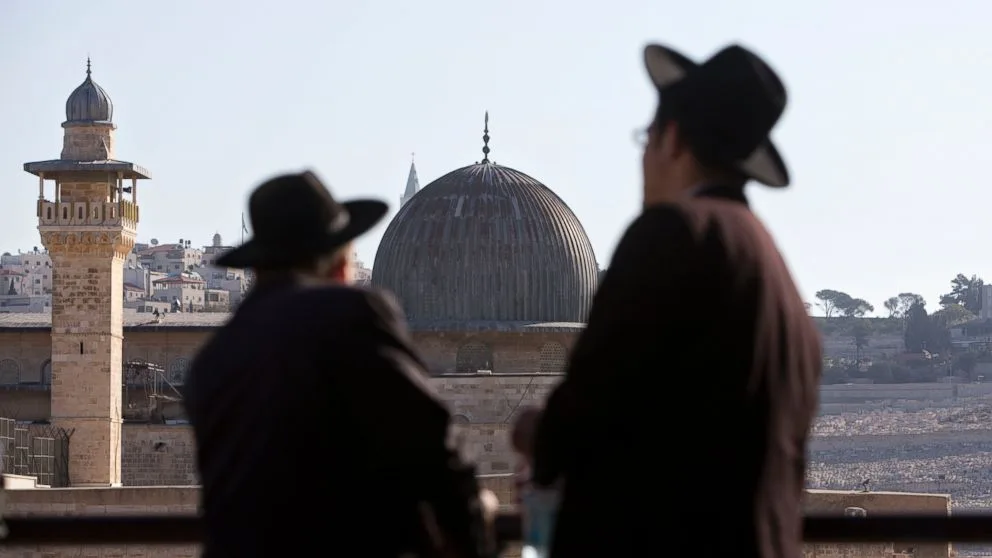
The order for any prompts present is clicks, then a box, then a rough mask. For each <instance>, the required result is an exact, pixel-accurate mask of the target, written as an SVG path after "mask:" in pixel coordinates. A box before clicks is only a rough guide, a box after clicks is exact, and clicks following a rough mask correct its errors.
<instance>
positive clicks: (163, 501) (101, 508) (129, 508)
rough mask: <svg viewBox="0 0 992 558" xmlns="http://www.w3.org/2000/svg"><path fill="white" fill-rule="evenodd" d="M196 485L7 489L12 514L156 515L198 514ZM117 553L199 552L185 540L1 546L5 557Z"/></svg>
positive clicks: (161, 557)
mask: <svg viewBox="0 0 992 558" xmlns="http://www.w3.org/2000/svg"><path fill="white" fill-rule="evenodd" d="M199 492H200V490H199V488H198V487H195V486H178V487H177V486H170V487H155V488H145V487H142V488H38V489H27V490H9V491H7V508H6V510H5V514H6V515H8V516H21V517H24V516H32V515H57V516H92V515H136V514H142V515H155V514H192V513H196V510H197V506H198V504H199V497H200V494H199ZM27 556H43V557H45V558H63V557H65V558H68V557H73V558H75V557H79V556H86V557H93V558H97V557H111V556H112V557H114V558H139V557H140V558H193V557H195V556H199V550H198V548H197V546H195V545H183V546H178V545H176V546H147V545H127V546H123V547H121V546H106V547H93V546H86V547H82V546H76V547H73V546H57V547H47V546H35V547H7V548H0V558H15V557H17V558H23V557H27Z"/></svg>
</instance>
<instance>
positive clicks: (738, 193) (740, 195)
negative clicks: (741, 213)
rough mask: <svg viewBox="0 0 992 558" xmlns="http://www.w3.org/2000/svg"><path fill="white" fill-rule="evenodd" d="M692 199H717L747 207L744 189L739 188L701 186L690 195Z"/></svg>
mask: <svg viewBox="0 0 992 558" xmlns="http://www.w3.org/2000/svg"><path fill="white" fill-rule="evenodd" d="M692 197H694V198H717V199H722V200H729V201H735V202H738V203H742V204H744V205H745V206H749V204H748V201H747V196H746V195H745V194H744V188H742V187H740V186H703V187H701V188H699V189H698V190H696V192H695V193H694V194H693V195H692Z"/></svg>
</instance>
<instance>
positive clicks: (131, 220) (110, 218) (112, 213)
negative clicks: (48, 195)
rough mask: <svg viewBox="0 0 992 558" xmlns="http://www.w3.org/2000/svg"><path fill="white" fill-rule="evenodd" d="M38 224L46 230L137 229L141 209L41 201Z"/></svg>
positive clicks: (126, 202)
mask: <svg viewBox="0 0 992 558" xmlns="http://www.w3.org/2000/svg"><path fill="white" fill-rule="evenodd" d="M38 224H39V225H40V226H43V227H63V226H77V227H112V226H119V227H123V228H125V229H134V228H136V227H137V225H138V205H137V204H135V203H134V202H132V201H129V200H120V201H114V202H94V201H74V202H53V201H49V200H46V199H41V200H38Z"/></svg>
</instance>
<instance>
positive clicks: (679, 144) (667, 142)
mask: <svg viewBox="0 0 992 558" xmlns="http://www.w3.org/2000/svg"><path fill="white" fill-rule="evenodd" d="M662 141H663V145H664V147H665V149H666V150H667V151H668V152H669V153H670V154H671V156H672V158H676V157H678V156H680V155H683V154H684V153H685V152H686V150H688V146H687V145H686V144H685V142H684V141H682V134H681V132H680V131H679V125H678V123H676V122H675V121H669V122H668V123H667V124H665V130H664V135H663V136H662Z"/></svg>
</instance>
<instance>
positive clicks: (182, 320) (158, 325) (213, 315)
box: [0, 309, 231, 331]
mask: <svg viewBox="0 0 992 558" xmlns="http://www.w3.org/2000/svg"><path fill="white" fill-rule="evenodd" d="M230 316H231V315H230V314H228V313H221V312H190V313H185V312H166V313H163V314H160V315H159V316H157V317H156V316H155V315H153V314H152V313H150V312H136V311H134V310H131V309H125V310H124V329H126V330H128V331H156V330H160V329H172V330H174V329H191V330H203V329H214V328H217V327H220V326H222V325H224V324H225V323H227V320H228V319H229V318H230ZM51 327H52V315H51V313H48V312H37V313H21V314H0V331H31V330H46V329H49V328H51Z"/></svg>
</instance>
